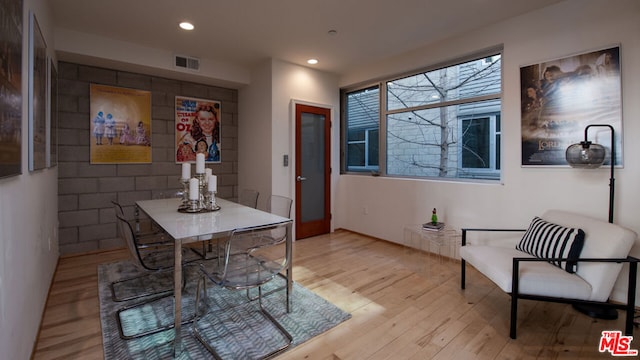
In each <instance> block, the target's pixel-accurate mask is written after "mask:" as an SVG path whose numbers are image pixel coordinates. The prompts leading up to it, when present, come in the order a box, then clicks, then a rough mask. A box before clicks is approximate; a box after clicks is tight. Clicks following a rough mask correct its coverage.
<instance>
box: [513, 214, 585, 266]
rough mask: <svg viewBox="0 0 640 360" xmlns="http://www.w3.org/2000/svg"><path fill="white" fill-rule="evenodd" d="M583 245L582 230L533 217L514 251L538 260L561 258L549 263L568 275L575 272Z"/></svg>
mask: <svg viewBox="0 0 640 360" xmlns="http://www.w3.org/2000/svg"><path fill="white" fill-rule="evenodd" d="M583 245H584V231H582V229H573V228H567V227H564V226H561V225H557V224H553V223H550V222H547V221H545V220H543V219H541V218H539V217H537V216H536V217H535V218H534V219H533V220H532V221H531V224H530V225H529V229H527V231H526V232H525V234H524V236H523V237H522V239H520V242H519V243H518V245H516V249H518V250H520V251H523V252H526V253H527V254H530V255H533V256H535V257H538V258H563V259H568V260H567V261H550V263H551V264H553V265H555V266H558V267H560V268H561V269H564V270H565V271H566V272H568V273H574V272H576V268H577V265H578V264H577V261H576V260H577V259H578V258H579V257H580V252H581V251H582V246H583Z"/></svg>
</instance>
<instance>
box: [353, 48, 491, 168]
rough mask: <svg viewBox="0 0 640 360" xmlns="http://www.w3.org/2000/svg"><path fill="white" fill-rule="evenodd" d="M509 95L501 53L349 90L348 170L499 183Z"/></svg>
mask: <svg viewBox="0 0 640 360" xmlns="http://www.w3.org/2000/svg"><path fill="white" fill-rule="evenodd" d="M379 89H384V91H379ZM501 97H502V65H501V54H500V52H499V51H494V52H488V53H484V54H480V55H478V56H475V57H472V58H470V60H466V61H460V62H455V63H453V65H450V66H446V67H437V68H434V69H429V70H428V71H423V72H418V73H414V74H411V75H408V76H403V77H398V78H393V79H387V80H385V81H382V82H380V83H379V84H378V85H377V86H374V87H368V88H364V89H354V90H352V91H348V90H344V91H343V107H344V112H343V114H344V115H343V132H344V133H345V134H346V136H345V142H344V143H343V150H344V156H343V172H354V171H365V170H368V171H371V170H373V169H375V170H378V171H379V172H380V175H383V176H398V177H436V178H454V179H455V178H457V179H461V178H470V179H488V180H499V179H500V111H501ZM380 104H384V106H380ZM376 140H378V141H379V143H378V144H374V142H375V141H376Z"/></svg>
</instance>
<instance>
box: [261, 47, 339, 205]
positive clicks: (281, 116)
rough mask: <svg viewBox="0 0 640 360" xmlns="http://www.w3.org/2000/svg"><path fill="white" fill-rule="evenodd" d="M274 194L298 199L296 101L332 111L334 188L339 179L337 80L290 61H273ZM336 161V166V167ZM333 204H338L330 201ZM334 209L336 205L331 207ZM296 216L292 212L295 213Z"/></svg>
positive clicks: (334, 77) (332, 186)
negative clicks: (285, 159)
mask: <svg viewBox="0 0 640 360" xmlns="http://www.w3.org/2000/svg"><path fill="white" fill-rule="evenodd" d="M272 69H273V88H272V94H273V100H272V101H273V109H272V119H273V125H272V126H273V138H272V139H273V142H272V149H273V157H272V159H271V161H272V168H273V174H272V179H273V186H272V191H273V194H277V195H284V196H288V197H290V198H292V199H295V163H296V154H295V107H294V106H293V103H294V102H297V103H304V104H310V105H314V106H319V107H324V108H331V109H332V110H333V111H332V113H331V117H332V119H333V124H334V126H333V127H332V129H331V145H332V150H331V157H332V160H333V161H332V164H334V166H333V168H334V170H335V171H334V172H333V176H332V184H331V188H332V189H334V188H335V187H336V184H337V179H338V173H339V171H338V169H339V159H340V158H339V148H340V126H339V124H340V119H339V118H338V116H339V115H338V112H337V109H339V107H340V93H339V91H338V78H337V76H335V75H332V74H329V73H325V72H321V71H316V70H313V69H310V68H307V67H303V66H299V65H294V64H291V63H288V62H284V61H279V60H274V61H273V65H272ZM285 154H288V155H289V166H288V167H285V166H283V161H282V157H283V155H285ZM336 162H337V164H336ZM331 204H335V201H334V199H331ZM332 207H333V206H332ZM292 214H293V212H292Z"/></svg>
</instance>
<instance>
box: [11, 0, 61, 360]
mask: <svg viewBox="0 0 640 360" xmlns="http://www.w3.org/2000/svg"><path fill="white" fill-rule="evenodd" d="M29 10H32V11H34V13H35V14H36V18H37V19H38V23H39V25H40V28H41V29H42V32H43V34H44V36H45V40H46V43H47V46H48V49H49V50H48V52H49V55H53V51H52V49H53V45H54V43H53V36H52V26H51V25H52V24H51V12H50V9H49V8H48V3H47V2H46V1H45V0H25V1H24V13H23V41H22V44H23V52H22V93H23V97H22V119H23V122H22V174H21V175H19V176H14V177H10V178H6V179H0V254H1V255H0V256H1V258H0V349H2V355H0V357H2V358H3V359H28V358H29V357H30V356H31V351H32V349H33V345H34V342H35V339H36V336H37V333H38V327H39V325H40V317H41V315H42V311H43V309H44V304H45V302H46V299H47V294H48V289H49V285H50V283H51V279H52V277H53V272H54V270H55V266H56V262H57V259H58V238H57V227H58V218H57V213H58V180H57V177H58V171H57V168H51V169H44V170H38V171H35V172H29V170H28V156H27V154H28V151H27V150H28V141H27V134H28V126H27V104H28V103H27V86H28V76H27V74H28V28H29V27H28V24H29Z"/></svg>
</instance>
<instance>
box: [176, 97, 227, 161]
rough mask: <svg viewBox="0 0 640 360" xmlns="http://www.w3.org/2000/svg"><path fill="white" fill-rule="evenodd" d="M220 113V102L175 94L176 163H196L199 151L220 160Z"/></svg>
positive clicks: (208, 157) (213, 159) (212, 158)
mask: <svg viewBox="0 0 640 360" xmlns="http://www.w3.org/2000/svg"><path fill="white" fill-rule="evenodd" d="M220 115H221V108H220V101H215V100H206V99H196V98H189V97H183V96H176V163H185V162H186V163H195V161H196V153H199V152H202V153H204V154H205V162H207V163H219V162H221V155H220V149H221V146H220V124H221V118H220Z"/></svg>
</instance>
